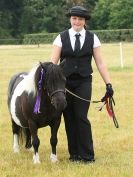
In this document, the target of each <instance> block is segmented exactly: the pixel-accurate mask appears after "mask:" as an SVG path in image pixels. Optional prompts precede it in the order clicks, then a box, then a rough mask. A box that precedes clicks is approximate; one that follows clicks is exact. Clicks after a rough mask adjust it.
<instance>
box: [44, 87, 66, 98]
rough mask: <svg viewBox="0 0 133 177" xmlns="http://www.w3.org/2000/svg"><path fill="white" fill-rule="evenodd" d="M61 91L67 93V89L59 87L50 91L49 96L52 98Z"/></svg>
mask: <svg viewBox="0 0 133 177" xmlns="http://www.w3.org/2000/svg"><path fill="white" fill-rule="evenodd" d="M59 92H62V93H64V95H65V94H66V91H65V90H63V89H58V90H55V91H53V92H52V93H49V92H48V96H49V97H50V99H52V97H53V96H54V95H55V94H56V93H59Z"/></svg>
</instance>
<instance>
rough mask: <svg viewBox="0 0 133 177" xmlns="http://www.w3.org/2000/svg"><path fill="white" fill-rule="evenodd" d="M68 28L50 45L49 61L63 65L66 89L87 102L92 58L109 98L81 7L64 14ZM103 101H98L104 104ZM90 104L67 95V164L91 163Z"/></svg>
mask: <svg viewBox="0 0 133 177" xmlns="http://www.w3.org/2000/svg"><path fill="white" fill-rule="evenodd" d="M67 16H68V17H70V24H71V28H70V29H69V30H66V31H63V32H61V33H60V34H59V35H58V36H57V37H56V39H55V40H54V42H53V53H52V57H51V61H52V62H53V63H54V64H57V63H58V61H59V59H60V62H62V61H65V62H63V63H64V66H63V71H64V73H65V75H66V78H67V83H66V88H67V89H69V90H70V91H71V92H73V93H75V94H76V95H78V96H80V97H82V98H85V99H88V100H90V99H91V91H92V72H93V71H92V66H91V59H92V56H93V58H94V60H95V63H96V66H97V68H98V70H99V72H100V74H101V77H102V78H103V80H104V82H105V84H106V94H105V95H106V96H109V97H112V96H113V89H112V85H111V81H110V78H109V74H108V71H107V68H106V67H105V64H104V62H103V59H102V55H101V51H100V46H101V43H100V41H99V39H98V37H97V36H96V35H95V34H93V33H91V32H89V31H87V30H86V29H85V25H86V20H89V19H90V15H89V14H88V11H87V10H86V9H85V8H84V7H82V6H74V7H72V8H71V9H70V10H69V12H68V14H67ZM104 99H105V97H103V99H102V101H104ZM89 106H90V104H89V103H88V102H85V101H82V100H80V99H78V98H75V97H74V96H72V95H70V94H69V93H67V108H66V109H65V111H64V113H63V115H64V120H65V129H66V134H67V139H68V150H69V154H70V158H69V159H70V160H71V161H83V162H86V163H90V162H94V161H95V158H94V148H93V139H92V131H91V124H90V121H89V120H88V119H87V113H88V110H89Z"/></svg>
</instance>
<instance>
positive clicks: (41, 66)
mask: <svg viewBox="0 0 133 177" xmlns="http://www.w3.org/2000/svg"><path fill="white" fill-rule="evenodd" d="M39 64H40V66H41V68H42V69H43V68H44V67H43V64H42V62H41V61H39Z"/></svg>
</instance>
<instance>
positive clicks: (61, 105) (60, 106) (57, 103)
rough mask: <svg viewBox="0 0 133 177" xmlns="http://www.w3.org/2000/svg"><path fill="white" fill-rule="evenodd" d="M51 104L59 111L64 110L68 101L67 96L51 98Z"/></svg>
mask: <svg viewBox="0 0 133 177" xmlns="http://www.w3.org/2000/svg"><path fill="white" fill-rule="evenodd" d="M51 104H52V105H53V106H54V107H55V109H56V110H57V111H63V110H64V109H65V108H66V106H67V101H66V98H65V96H64V98H62V99H58V98H54V97H53V98H52V100H51Z"/></svg>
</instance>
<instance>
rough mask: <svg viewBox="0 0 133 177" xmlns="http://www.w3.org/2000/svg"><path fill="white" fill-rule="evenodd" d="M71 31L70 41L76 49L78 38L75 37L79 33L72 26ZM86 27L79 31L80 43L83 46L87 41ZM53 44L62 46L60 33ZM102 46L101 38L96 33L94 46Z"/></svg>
mask: <svg viewBox="0 0 133 177" xmlns="http://www.w3.org/2000/svg"><path fill="white" fill-rule="evenodd" d="M68 32H69V36H70V42H71V46H72V49H73V50H74V45H75V40H76V37H75V34H76V33H77V32H76V31H74V29H73V28H70V29H69V30H68ZM85 32H86V31H85V29H84V28H83V29H82V30H81V31H80V32H79V33H80V35H81V36H80V44H81V48H82V47H83V44H84V41H85ZM53 45H56V46H59V47H62V41H61V36H60V34H59V35H58V36H57V37H56V38H55V40H54V42H53ZM99 46H101V42H100V40H99V38H98V37H97V35H96V34H94V44H93V48H96V47H99Z"/></svg>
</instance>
